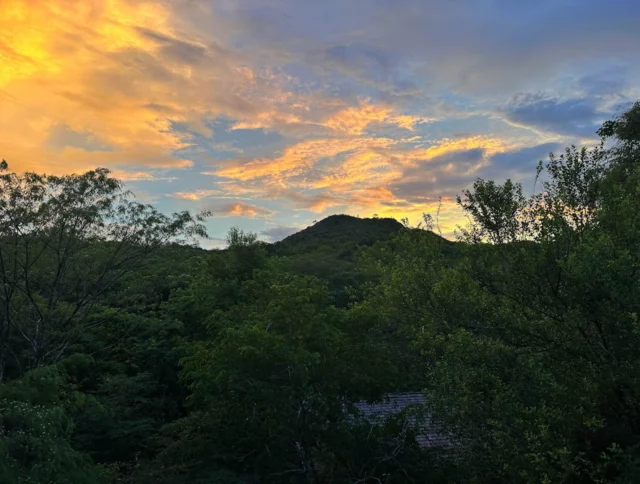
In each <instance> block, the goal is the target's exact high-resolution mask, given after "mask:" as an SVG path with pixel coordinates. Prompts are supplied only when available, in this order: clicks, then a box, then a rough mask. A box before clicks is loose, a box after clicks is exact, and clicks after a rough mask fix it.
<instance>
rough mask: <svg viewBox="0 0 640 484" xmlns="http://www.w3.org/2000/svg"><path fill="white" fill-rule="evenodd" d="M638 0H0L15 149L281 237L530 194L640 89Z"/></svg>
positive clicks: (1, 142) (4, 154)
mask: <svg viewBox="0 0 640 484" xmlns="http://www.w3.org/2000/svg"><path fill="white" fill-rule="evenodd" d="M639 24H640V2H638V1H636V0H607V1H604V0H528V1H515V0H322V1H320V0H171V1H168V0H166V1H139V0H85V1H81V2H80V1H77V0H0V32H1V33H2V34H1V35H0V158H4V159H6V160H7V161H8V163H9V167H10V169H11V170H12V171H16V172H22V171H36V172H39V173H48V174H62V173H81V172H84V171H86V170H89V169H92V168H96V167H106V168H109V169H111V170H112V171H113V173H114V175H115V176H117V177H119V178H120V179H122V180H124V182H125V184H126V186H127V188H129V189H131V190H132V191H133V192H134V193H135V194H136V197H137V198H138V199H140V200H141V201H144V202H148V203H152V204H153V205H155V206H156V207H158V208H159V209H160V210H162V211H164V212H167V213H169V212H174V211H181V210H190V211H192V212H198V211H201V210H208V211H210V212H211V213H212V214H213V215H212V217H211V218H210V219H209V220H208V222H207V227H208V229H209V233H210V235H211V237H212V239H211V240H210V241H208V242H206V243H205V244H204V245H205V246H206V245H209V246H218V245H220V244H222V242H223V240H224V237H225V234H226V233H227V231H228V229H229V228H230V227H232V226H238V227H240V228H242V229H244V230H249V231H252V232H255V233H257V234H259V235H260V237H261V238H262V239H263V240H266V241H276V240H279V239H281V238H283V237H285V236H286V235H288V234H290V233H293V232H295V231H298V230H300V229H302V228H304V227H306V226H308V225H310V224H311V223H313V222H314V221H315V220H320V219H322V218H324V217H326V216H328V215H331V214H334V213H347V214H351V215H357V216H360V217H371V216H374V215H377V216H380V217H394V218H397V219H401V218H404V217H407V218H409V220H410V221H411V222H413V223H415V222H417V221H418V220H419V219H420V218H421V214H422V213H424V212H427V213H434V212H435V211H436V210H437V208H438V206H440V212H439V213H440V216H439V223H440V227H441V230H442V232H443V234H445V235H446V236H449V237H453V234H454V232H455V228H456V226H457V225H458V224H464V223H465V219H464V217H463V215H462V214H461V212H460V210H459V209H458V208H457V206H456V202H455V197H456V195H457V194H459V193H460V191H461V190H462V189H464V188H467V187H469V186H470V185H471V184H472V183H473V181H474V180H475V179H477V178H485V179H494V180H496V181H502V180H504V179H506V178H511V179H513V180H516V181H520V182H522V183H523V184H524V187H525V189H526V190H530V189H533V183H534V174H535V167H536V165H537V162H538V161H539V160H541V159H545V158H546V157H547V156H548V153H549V152H552V151H553V152H558V151H559V150H562V149H563V148H564V147H565V146H567V145H570V144H576V145H589V144H593V143H594V142H596V141H597V138H596V135H595V131H596V130H597V128H598V126H599V125H600V124H601V123H602V122H603V121H605V120H607V119H610V118H611V117H612V116H614V115H615V114H616V113H619V112H620V111H621V110H622V109H624V108H625V107H627V106H629V104H630V103H631V102H633V101H634V100H636V99H638V98H640V48H639V47H640V28H638V25H639Z"/></svg>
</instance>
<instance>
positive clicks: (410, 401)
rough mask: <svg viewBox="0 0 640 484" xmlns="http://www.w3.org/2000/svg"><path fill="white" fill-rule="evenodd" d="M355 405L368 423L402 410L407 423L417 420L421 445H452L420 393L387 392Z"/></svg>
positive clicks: (382, 419)
mask: <svg viewBox="0 0 640 484" xmlns="http://www.w3.org/2000/svg"><path fill="white" fill-rule="evenodd" d="M355 406H356V408H357V409H358V411H359V417H360V418H363V419H365V420H366V421H368V422H370V423H382V422H384V421H385V420H387V419H388V418H389V417H392V416H395V415H398V414H400V413H401V412H404V413H405V415H407V422H408V423H409V424H411V425H415V424H416V422H417V421H418V420H419V423H418V427H419V431H418V432H419V433H418V435H417V436H416V441H417V442H418V444H419V445H420V446H421V447H446V448H449V447H452V443H451V439H450V438H449V437H447V435H446V433H445V432H444V431H443V430H442V429H441V428H440V426H438V425H437V424H436V423H435V422H433V421H432V419H431V416H430V415H429V414H428V413H427V412H426V409H427V407H426V401H425V398H424V395H423V394H422V393H419V392H411V393H388V394H386V395H385V396H384V398H383V400H382V401H380V402H374V403H368V402H365V401H361V402H357V403H356V404H355Z"/></svg>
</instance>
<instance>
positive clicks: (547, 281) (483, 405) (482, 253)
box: [369, 104, 640, 482]
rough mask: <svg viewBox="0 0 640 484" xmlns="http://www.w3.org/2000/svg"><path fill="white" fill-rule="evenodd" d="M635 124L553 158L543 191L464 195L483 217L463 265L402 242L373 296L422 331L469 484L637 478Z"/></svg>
mask: <svg viewBox="0 0 640 484" xmlns="http://www.w3.org/2000/svg"><path fill="white" fill-rule="evenodd" d="M638 119H640V105H639V104H636V105H635V106H634V107H633V108H632V109H631V110H630V111H628V112H627V113H625V114H624V115H622V116H621V117H620V118H618V119H617V120H615V121H613V122H611V123H607V124H605V125H604V127H603V129H602V130H601V131H600V133H601V134H602V135H603V136H604V137H605V138H603V140H602V143H601V144H599V145H597V146H595V147H593V148H591V149H586V148H584V149H577V148H575V147H570V148H569V149H567V150H566V152H565V153H564V154H562V155H560V156H555V155H551V156H550V158H549V161H548V162H547V163H546V164H545V163H541V164H540V167H539V170H538V176H539V180H540V182H541V190H540V192H538V193H536V194H534V195H532V196H530V197H525V196H524V194H523V191H522V188H521V186H520V185H519V184H516V183H512V182H511V181H507V182H506V183H504V184H502V185H499V184H496V183H494V182H491V181H484V180H478V181H477V182H476V183H475V184H474V186H473V188H472V189H470V190H467V191H465V192H463V194H462V196H461V197H460V199H459V202H460V204H461V206H462V208H463V209H464V210H465V211H466V212H467V213H468V214H469V216H470V218H471V224H470V226H469V227H467V228H466V229H464V230H462V231H461V242H463V243H464V245H461V250H462V249H463V248H464V250H462V255H463V257H462V258H460V259H459V260H456V261H455V262H454V263H453V264H443V263H441V262H439V261H438V259H437V257H436V256H435V255H434V254H435V251H433V250H424V251H423V252H422V253H420V250H419V246H417V245H416V243H415V242H412V241H411V240H405V242H404V243H403V246H402V248H401V250H400V251H399V253H398V254H397V255H395V256H394V257H389V258H388V259H387V262H386V263H383V264H382V265H381V270H382V278H383V283H382V284H381V286H380V288H379V289H378V290H377V291H376V292H377V293H378V294H379V296H378V295H375V294H374V295H373V296H372V298H373V299H372V301H375V302H374V303H373V304H375V306H376V307H377V308H378V312H379V313H382V314H385V313H386V317H387V318H388V319H389V321H390V323H389V324H392V323H394V322H395V323H397V324H398V325H400V323H402V325H401V326H403V327H405V328H407V331H409V332H413V335H414V336H413V341H414V343H413V345H412V344H410V343H407V344H406V346H405V347H406V348H407V351H413V357H412V358H413V361H414V362H415V364H416V365H418V366H419V367H421V368H422V375H423V378H422V385H423V386H424V388H425V389H426V390H427V392H428V394H429V395H430V396H431V398H432V400H433V404H434V406H435V409H436V416H437V417H438V418H440V419H442V420H443V421H445V422H446V423H447V425H448V428H449V429H450V430H451V431H452V432H453V433H454V434H455V435H456V438H457V441H458V442H459V444H460V447H461V450H460V452H461V453H462V454H463V456H464V457H463V458H462V459H461V462H463V463H464V464H465V466H466V470H467V478H466V480H467V481H468V482H474V480H475V482H633V481H634V479H635V477H634V476H635V475H637V467H638V465H639V463H640V453H639V449H640V414H638V411H637V409H638V408H639V403H640V386H639V385H638V381H640V359H639V358H638V353H637V348H638V346H639V345H640V339H639V335H640V333H639V332H638V329H637V328H638V314H640V313H639V311H640V307H639V304H640V303H639V301H640V280H639V279H638V277H637V274H638V271H639V270H640V252H638V247H639V246H640V239H639V237H640V236H639V235H638V234H639V233H640V231H639V230H638V229H639V228H640V215H639V214H640V199H639V198H638V196H637V194H638V190H639V189H640V188H639V187H640V151H639V148H638V147H639V144H640V143H639V141H640V123H638ZM609 138H612V139H609ZM605 142H607V143H609V142H613V146H612V147H610V148H606V144H605ZM369 304H371V302H369ZM380 308H384V309H380ZM405 341H406V340H405ZM416 373H418V374H419V372H416Z"/></svg>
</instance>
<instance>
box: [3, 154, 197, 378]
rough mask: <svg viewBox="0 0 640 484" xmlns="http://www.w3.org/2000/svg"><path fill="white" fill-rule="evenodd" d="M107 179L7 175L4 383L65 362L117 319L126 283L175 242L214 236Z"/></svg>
mask: <svg viewBox="0 0 640 484" xmlns="http://www.w3.org/2000/svg"><path fill="white" fill-rule="evenodd" d="M109 173H110V172H109V171H108V170H106V169H102V168H100V169H97V170H94V171H89V172H87V173H85V174H83V175H66V176H47V175H38V174H36V173H24V174H22V175H19V174H16V173H10V172H8V166H7V163H6V162H4V161H3V162H2V164H1V165H0V285H1V287H0V379H2V378H4V377H6V375H7V372H9V374H11V375H18V374H20V373H21V372H23V371H25V370H27V369H29V368H35V367H38V366H42V365H45V364H48V363H51V362H56V361H58V360H59V359H60V358H61V357H62V355H64V354H65V351H66V350H67V349H68V348H69V346H70V345H71V344H72V343H73V342H74V341H75V340H77V338H78V337H79V336H80V335H81V334H82V333H83V332H85V331H86V330H87V329H89V328H90V327H92V326H95V325H98V324H101V323H102V322H104V320H105V318H108V317H111V316H112V315H113V312H112V311H111V312H110V311H102V312H101V314H97V313H96V311H95V310H96V308H98V307H99V305H100V303H101V300H102V298H103V297H104V295H105V294H106V293H107V292H108V291H109V290H113V289H114V288H116V287H117V285H118V283H119V281H120V280H121V279H122V277H123V276H124V275H125V274H127V273H129V272H131V271H134V270H136V269H138V268H139V267H140V266H141V265H142V264H144V263H145V261H146V260H147V258H148V256H149V254H150V253H152V252H153V251H154V250H156V249H157V248H158V247H160V246H162V245H163V244H165V243H167V242H168V241H177V242H186V241H190V240H193V238H194V237H196V236H201V237H204V236H206V232H205V229H204V227H203V225H202V224H201V223H199V222H200V221H201V220H202V216H203V215H205V214H202V215H199V216H197V217H192V216H191V215H190V214H189V213H188V212H182V213H177V214H174V215H172V216H166V215H163V214H161V213H160V212H158V211H157V210H156V209H154V208H153V207H152V206H150V205H146V204H143V203H140V202H137V201H135V200H132V199H131V196H130V195H131V194H130V193H129V192H126V191H124V190H123V187H122V184H121V183H120V182H119V181H118V180H116V179H115V178H112V177H110V174H109Z"/></svg>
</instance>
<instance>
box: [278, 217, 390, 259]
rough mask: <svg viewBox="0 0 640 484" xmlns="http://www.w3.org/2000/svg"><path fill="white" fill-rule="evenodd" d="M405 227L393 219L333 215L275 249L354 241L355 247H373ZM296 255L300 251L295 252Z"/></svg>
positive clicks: (294, 235) (293, 236) (298, 233)
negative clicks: (329, 241)
mask: <svg viewBox="0 0 640 484" xmlns="http://www.w3.org/2000/svg"><path fill="white" fill-rule="evenodd" d="M402 228H403V225H402V224H401V223H400V222H398V221H397V220H396V219H393V218H359V217H353V216H351V215H331V216H329V217H327V218H325V219H323V220H320V221H319V222H316V223H315V224H313V225H310V226H309V227H307V228H306V229H303V230H301V231H300V232H296V233H295V234H292V235H289V236H288V237H286V238H284V239H283V240H281V241H280V242H277V243H276V244H275V246H276V247H277V249H278V252H280V251H285V252H289V250H287V249H294V248H295V247H299V246H300V245H304V246H307V245H316V244H324V243H326V242H327V241H328V240H331V241H332V242H333V243H335V244H340V242H341V241H342V242H350V243H351V244H354V245H372V244H374V243H376V242H378V241H380V240H386V239H388V238H389V237H390V236H393V235H396V234H397V233H398V232H399V231H400V230H402ZM294 252H297V251H295V250H294Z"/></svg>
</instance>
